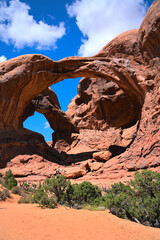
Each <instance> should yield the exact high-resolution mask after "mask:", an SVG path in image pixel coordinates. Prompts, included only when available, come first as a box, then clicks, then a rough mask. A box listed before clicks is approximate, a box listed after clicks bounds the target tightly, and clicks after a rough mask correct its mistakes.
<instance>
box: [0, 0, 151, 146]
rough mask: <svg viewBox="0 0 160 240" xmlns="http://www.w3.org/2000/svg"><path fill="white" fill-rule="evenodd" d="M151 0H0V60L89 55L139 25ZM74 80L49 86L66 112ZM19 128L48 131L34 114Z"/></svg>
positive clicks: (48, 136)
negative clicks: (42, 56)
mask: <svg viewBox="0 0 160 240" xmlns="http://www.w3.org/2000/svg"><path fill="white" fill-rule="evenodd" d="M152 2H153V1H152V0H121V1H119V0H45V1H44V0H38V1H35V0H11V1H9V0H0V61H4V60H8V59H10V58H13V57H17V56H19V55H23V54H34V53H38V54H43V55H46V56H48V57H49V58H51V59H53V60H55V61H57V60H59V59H62V58H64V57H68V56H76V55H79V56H92V55H94V54H96V53H97V52H98V51H99V50H100V49H101V48H102V47H103V46H104V45H105V44H107V43H108V42H109V41H110V40H111V39H113V38H114V37H116V36H117V35H118V34H120V33H122V32H124V31H127V30H130V29H135V28H139V26H140V24H141V22H142V20H143V18H144V15H145V13H146V12H147V10H148V8H149V6H150V5H151V4H152ZM78 82H79V78H77V79H67V80H64V81H63V82H60V83H57V84H55V85H53V86H51V87H52V89H53V90H54V91H55V92H56V94H57V96H58V99H59V102H60V105H61V108H62V110H63V111H66V109H67V106H68V104H69V103H70V101H71V99H72V98H73V97H74V96H75V95H76V93H77V86H78ZM24 127H26V128H28V129H31V130H33V131H36V132H40V133H41V134H42V135H43V136H44V137H45V139H46V141H51V134H52V132H53V131H52V129H51V128H50V127H49V125H48V123H47V121H46V119H45V117H44V116H43V115H41V114H39V113H35V115H34V116H32V117H30V118H28V119H27V120H26V121H25V122H24Z"/></svg>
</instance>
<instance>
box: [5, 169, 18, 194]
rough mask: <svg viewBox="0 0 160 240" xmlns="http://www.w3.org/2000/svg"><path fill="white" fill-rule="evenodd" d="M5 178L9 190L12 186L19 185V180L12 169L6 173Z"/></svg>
mask: <svg viewBox="0 0 160 240" xmlns="http://www.w3.org/2000/svg"><path fill="white" fill-rule="evenodd" d="M3 180H4V186H5V187H6V188H8V189H9V190H11V188H12V187H15V186H17V180H16V179H15V178H14V175H13V173H12V171H11V170H10V169H9V170H8V171H7V172H6V173H5V176H4V177H3Z"/></svg>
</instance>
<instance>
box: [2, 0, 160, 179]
mask: <svg viewBox="0 0 160 240" xmlns="http://www.w3.org/2000/svg"><path fill="white" fill-rule="evenodd" d="M159 19H160V1H159V0H155V1H154V3H153V4H152V6H151V7H150V9H149V11H148V13H147V14H146V17H145V18H144V21H143V22H142V25H141V26H140V29H139V30H131V31H128V32H125V33H123V34H121V35H120V36H118V37H116V38H115V39H113V40H112V41H111V42H110V43H108V44H107V45H106V46H105V47H104V48H103V49H102V50H101V51H100V52H99V53H98V54H96V55H95V56H93V57H88V58H85V57H69V58H65V59H62V60H60V61H58V62H54V61H52V60H51V59H49V58H47V57H45V56H42V55H25V56H20V57H18V58H15V59H12V60H9V61H6V62H3V63H0V93H1V98H0V105H1V108H0V159H1V162H0V167H1V168H2V167H3V168H4V167H9V166H10V163H11V162H12V159H15V158H16V157H18V155H24V154H27V156H29V158H32V157H31V156H35V155H36V158H37V156H39V157H40V158H41V159H40V160H36V162H37V163H42V162H43V161H44V162H45V165H47V164H48V161H49V162H53V163H55V162H56V164H57V165H56V166H58V164H59V165H60V164H62V165H63V164H64V163H66V162H67V163H68V164H69V163H74V164H75V165H76V171H75V173H74V166H72V170H73V171H71V170H70V169H69V170H68V173H66V176H69V177H71V176H74V178H75V177H76V176H83V177H82V178H83V179H85V178H88V179H92V178H95V177H96V178H123V177H125V176H131V175H132V173H133V172H134V171H135V170H137V169H144V168H154V169H155V170H159V168H160V167H159V166H160V156H159V152H160V149H159V148H160V130H159V125H160V117H159V116H160V97H159V92H160V84H159V80H160V41H159V37H160V35H159V34H160V28H159V27H160V25H159V23H160V20H159ZM75 77H85V78H83V79H82V80H81V81H80V84H79V87H78V94H77V96H76V97H75V99H74V100H73V101H72V102H71V104H70V106H69V108H68V110H67V115H66V114H64V113H62V112H61V110H60V109H59V105H58V102H57V100H56V99H55V95H54V94H53V93H52V92H51V90H50V89H48V87H49V86H50V85H52V84H54V83H56V82H59V81H62V80H63V79H65V78H66V79H67V78H75ZM52 98H53V99H54V101H53V102H52V100H51V99H52ZM37 102H38V103H39V105H38V106H37ZM51 102H52V103H51ZM35 110H36V111H39V112H41V113H42V114H44V115H45V116H46V118H47V119H48V121H49V122H50V125H51V126H52V127H53V129H54V128H55V130H56V133H55V136H54V138H55V141H54V146H55V147H54V148H51V147H49V146H48V145H47V144H46V143H45V141H44V139H43V137H42V136H41V135H40V134H37V133H34V132H31V131H29V130H27V129H24V128H23V121H24V119H25V118H26V117H27V116H29V115H31V114H33V112H34V111H35ZM54 119H56V121H57V120H58V121H59V123H56V124H53V122H52V121H53V120H54ZM64 123H65V124H64ZM75 125H76V126H75ZM76 127H77V128H78V129H79V131H80V133H79V134H78V133H75V132H76ZM68 130H69V132H70V133H69V134H68V135H67V136H68V140H66V139H65V137H64V135H65V134H63V133H64V132H67V131H68ZM62 132H63V133H62ZM98 152H99V153H98ZM105 158H106V159H105ZM32 159H34V157H33V158H32ZM90 160H91V161H92V160H93V161H94V162H95V161H101V164H98V165H96V164H95V163H94V165H96V166H94V165H93V166H91V165H92V162H89V163H87V166H88V165H89V168H88V169H86V170H85V171H84V169H83V171H82V169H81V167H79V168H78V169H77V165H78V164H80V165H81V162H82V161H90ZM17 161H18V160H17V158H16V164H17V169H16V171H18V169H20V166H21V164H18V163H17ZM19 161H20V160H19ZM25 161H26V159H25ZM30 161H32V160H30ZM30 161H28V162H29V163H31V162H30ZM13 162H14V161H13ZM28 162H26V163H25V164H26V167H27V164H28ZM67 163H66V164H67ZM53 165H54V164H53ZM48 166H49V165H48ZM78 166H79V165H78ZM99 166H100V168H99ZM51 167H53V169H54V170H55V165H54V166H51ZM43 168H44V167H43ZM62 168H64V167H63V166H62ZM35 169H36V170H35V174H38V173H37V169H38V168H35ZM44 169H45V168H44ZM91 169H92V170H93V169H97V170H95V171H92V170H91ZM3 170H4V169H3ZM63 171H64V172H65V170H64V169H62V170H61V172H63ZM22 172H23V171H22ZM51 172H52V171H51ZM67 174H68V175H67ZM21 175H23V174H21ZM32 175H34V172H32ZM39 175H40V176H43V170H41V171H40V174H39ZM44 175H45V176H46V170H45V174H44Z"/></svg>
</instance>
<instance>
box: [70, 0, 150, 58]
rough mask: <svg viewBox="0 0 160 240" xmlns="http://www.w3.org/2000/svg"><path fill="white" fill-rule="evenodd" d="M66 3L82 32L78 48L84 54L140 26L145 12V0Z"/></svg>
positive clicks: (93, 51)
mask: <svg viewBox="0 0 160 240" xmlns="http://www.w3.org/2000/svg"><path fill="white" fill-rule="evenodd" d="M66 7H67V12H68V14H69V16H70V17H75V18H76V23H77V26H78V27H79V29H80V31H81V32H82V33H83V36H84V38H83V39H82V45H81V46H80V49H79V55H83V56H91V55H93V54H96V53H97V52H98V51H99V50H101V48H102V47H104V46H105V45H106V44H107V43H108V42H109V41H111V40H112V39H113V38H114V37H116V36H118V35H119V34H120V33H122V32H125V31H127V30H130V29H135V28H139V26H140V24H141V22H142V20H143V18H144V16H145V13H146V6H145V4H144V0H122V1H119V0H76V1H75V2H74V3H73V4H72V5H67V6H66Z"/></svg>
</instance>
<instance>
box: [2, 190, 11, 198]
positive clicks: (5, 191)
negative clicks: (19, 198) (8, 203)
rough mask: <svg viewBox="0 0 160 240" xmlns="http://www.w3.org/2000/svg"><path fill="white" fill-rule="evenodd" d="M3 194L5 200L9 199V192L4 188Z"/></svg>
mask: <svg viewBox="0 0 160 240" xmlns="http://www.w3.org/2000/svg"><path fill="white" fill-rule="evenodd" d="M3 193H4V195H5V196H6V197H7V198H10V197H11V195H10V192H9V190H8V189H6V188H4V189H3Z"/></svg>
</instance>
